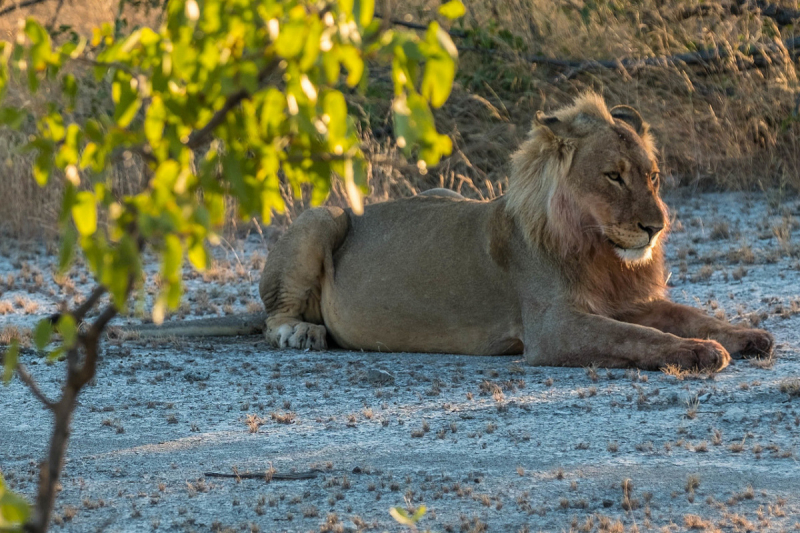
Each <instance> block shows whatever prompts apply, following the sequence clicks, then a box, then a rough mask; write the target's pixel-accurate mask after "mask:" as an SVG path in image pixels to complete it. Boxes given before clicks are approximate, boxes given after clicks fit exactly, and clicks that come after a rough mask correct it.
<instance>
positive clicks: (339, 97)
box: [322, 91, 347, 153]
mask: <svg viewBox="0 0 800 533" xmlns="http://www.w3.org/2000/svg"><path fill="white" fill-rule="evenodd" d="M322 107H323V109H324V110H325V115H326V117H327V119H328V120H327V125H328V144H329V145H328V150H330V151H332V152H334V153H336V152H337V150H336V147H337V146H338V147H339V150H338V153H342V151H343V148H344V142H345V138H346V137H347V102H346V101H345V99H344V95H343V94H342V93H340V92H339V91H329V92H327V93H325V97H324V99H323V103H322Z"/></svg>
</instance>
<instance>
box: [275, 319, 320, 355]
mask: <svg viewBox="0 0 800 533" xmlns="http://www.w3.org/2000/svg"><path fill="white" fill-rule="evenodd" d="M327 333H328V332H327V330H326V329H325V326H320V325H316V324H309V323H308V322H296V323H294V324H282V325H280V326H278V327H277V328H275V330H272V331H268V332H267V340H268V341H270V343H271V344H272V345H273V346H275V347H276V348H298V349H300V350H309V349H311V350H324V349H326V348H327V347H328V343H327V340H326V336H327Z"/></svg>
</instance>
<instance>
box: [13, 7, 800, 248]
mask: <svg viewBox="0 0 800 533" xmlns="http://www.w3.org/2000/svg"><path fill="white" fill-rule="evenodd" d="M465 3H466V4H467V15H466V16H465V17H464V19H463V26H464V27H465V28H466V29H468V30H469V31H470V32H471V33H472V34H473V37H471V38H467V39H456V42H457V44H461V45H463V46H464V47H465V48H469V49H471V50H464V51H462V53H461V57H460V60H459V61H460V65H459V72H460V73H459V75H458V77H457V80H456V87H455V89H454V91H453V94H452V96H451V98H450V100H449V101H448V103H447V104H446V105H445V106H444V107H443V108H442V109H441V110H439V111H437V113H436V115H437V123H438V127H439V130H440V131H442V132H446V133H447V134H448V135H450V136H451V138H452V139H453V141H454V151H453V155H452V156H451V157H449V158H446V159H445V160H444V161H443V162H442V163H441V164H440V165H439V166H438V167H436V168H435V169H429V171H428V172H426V173H421V172H420V170H419V169H418V168H417V166H416V165H415V164H414V162H413V161H407V160H406V159H405V158H404V157H403V156H402V155H400V154H399V153H398V152H397V150H396V147H395V146H394V144H393V142H392V141H391V136H390V135H387V132H389V131H390V130H391V124H390V123H389V119H388V113H387V111H388V107H389V101H388V100H387V98H386V95H387V94H391V88H390V87H389V83H390V82H389V81H388V76H385V75H384V74H385V69H383V67H378V66H376V67H375V68H373V69H372V72H374V73H376V75H377V77H376V79H375V80H373V85H372V87H371V88H370V89H368V90H367V91H366V93H365V94H355V95H351V96H349V97H348V98H349V99H350V104H351V106H350V109H351V111H352V112H353V113H354V114H355V115H356V119H357V121H358V122H359V124H360V128H361V133H362V137H363V142H364V145H365V146H366V153H367V154H368V156H369V157H370V158H371V159H372V161H373V165H372V177H371V187H372V192H371V194H370V196H369V198H368V199H367V202H368V203H369V202H377V201H383V200H386V199H390V198H396V197H402V196H409V195H412V194H415V193H417V192H419V191H420V190H424V189H427V188H430V187H433V186H444V187H449V188H452V189H455V190H459V191H460V192H462V193H463V194H465V195H467V196H470V197H474V198H493V197H495V196H497V195H499V194H502V192H503V190H504V189H505V186H506V185H507V173H508V165H507V163H508V160H509V155H510V154H511V152H512V151H513V150H514V149H515V148H516V147H517V146H518V144H519V142H520V141H521V140H522V139H523V138H524V136H525V135H526V133H527V131H528V129H529V127H530V121H531V118H532V117H533V114H534V112H535V111H536V110H538V109H544V110H550V109H553V108H555V107H557V106H560V105H563V104H564V103H567V102H569V101H570V100H571V99H572V98H573V97H574V96H575V95H576V94H578V93H580V92H582V91H584V90H587V89H593V90H595V91H598V92H600V93H602V94H603V95H604V96H605V97H606V99H607V100H608V101H609V102H610V103H612V104H629V105H633V106H634V107H636V108H637V109H639V110H640V111H641V112H642V114H643V116H645V118H646V119H647V120H649V121H650V122H651V123H652V126H653V130H654V132H655V134H656V136H657V138H658V139H659V144H660V145H661V147H662V159H663V161H662V167H663V171H664V174H665V175H668V176H671V178H670V179H668V180H667V181H668V182H669V183H670V184H672V185H675V184H700V185H701V186H711V187H722V188H727V189H738V188H753V187H770V186H778V187H782V188H790V189H792V188H793V189H797V188H800V178H798V176H800V157H798V156H800V149H799V146H798V142H800V136H799V135H798V133H800V123H798V120H797V119H798V106H797V101H798V99H797V97H798V77H797V72H796V70H795V66H794V63H793V62H792V61H790V60H789V53H788V52H786V51H784V52H785V53H782V54H775V57H773V58H772V64H771V66H770V67H769V68H747V67H748V62H749V61H750V60H749V59H748V58H746V57H737V54H733V56H734V57H733V58H731V59H730V60H727V61H723V62H722V63H720V64H717V65H714V66H687V65H682V64H674V65H671V66H659V67H655V66H649V67H642V68H639V69H636V70H629V71H624V70H610V69H607V70H594V71H580V70H578V71H574V70H573V71H569V70H564V69H561V68H556V67H551V66H547V65H542V64H535V63H532V62H530V61H529V60H527V59H526V57H528V56H530V55H534V54H537V55H544V56H548V57H554V58H561V59H570V60H578V61H582V60H589V59H614V58H620V57H652V56H663V55H672V54H678V53H684V52H687V51H692V50H696V49H698V48H704V47H709V46H719V47H722V48H725V49H730V50H734V51H735V50H737V49H738V48H739V46H750V45H759V44H774V43H776V42H779V41H780V40H781V39H785V38H787V37H790V36H791V32H792V31H793V30H792V27H791V26H786V27H778V26H777V25H776V24H775V22H774V20H773V19H771V18H769V17H766V16H763V15H762V14H761V13H760V12H758V11H757V10H755V11H748V10H747V9H746V8H745V9H743V11H744V13H742V14H738V15H733V14H731V12H730V10H728V9H725V8H724V6H722V5H721V4H719V3H718V2H716V1H707V2H702V4H703V5H704V6H707V9H705V10H703V12H704V15H702V16H690V17H684V16H680V15H679V14H678V12H679V10H680V9H679V7H676V6H675V5H673V3H671V2H663V1H660V0H642V1H641V2H637V3H630V4H627V3H626V4H624V5H625V6H626V7H624V8H622V9H620V7H619V6H618V4H616V3H601V2H597V3H587V4H584V3H583V2H550V1H548V0H500V1H497V2H494V1H488V0H467V1H466V2H465ZM118 4H119V3H118V2H117V1H116V0H89V1H86V2H82V3H81V2H74V1H72V2H67V3H66V4H65V5H64V6H63V9H61V10H60V11H59V12H58V15H57V19H56V20H57V24H66V25H69V26H72V27H74V29H75V30H77V31H79V32H81V33H87V32H88V31H89V30H90V28H91V27H93V26H96V25H99V24H100V23H102V22H105V21H110V20H113V19H114V18H115V16H117V12H116V10H117V6H118ZM57 5H58V2H57V0H51V1H50V2H45V3H43V4H41V5H39V6H36V7H33V8H28V9H22V10H19V11H16V12H14V13H13V14H12V15H9V16H6V17H5V18H2V19H0V37H4V38H12V37H13V30H14V28H15V27H16V24H17V20H18V19H19V18H20V17H23V16H27V15H32V16H34V17H37V18H39V19H40V20H42V21H44V22H50V21H51V19H52V18H53V15H54V13H56V6H57ZM437 5H438V4H437ZM695 5H699V4H698V1H697V0H688V1H686V2H683V3H681V6H680V7H684V6H686V7H692V6H695ZM395 6H396V8H395V12H394V13H393V15H394V17H395V18H404V17H406V18H407V19H409V20H417V21H423V22H426V21H427V20H430V19H431V18H432V17H433V15H432V13H434V8H435V6H434V5H433V3H431V2H428V1H427V0H412V1H409V2H403V3H395ZM128 9H129V10H130V9H132V8H128ZM124 17H125V18H126V19H128V25H129V26H133V25H135V24H156V23H157V22H158V13H157V12H156V11H153V12H150V13H146V12H144V11H129V12H127V13H125V14H124ZM487 28H497V29H493V30H487ZM502 31H506V32H508V33H507V34H502V33H501V32H502ZM476 49H478V51H476ZM97 93H98V91H87V94H97ZM9 98H10V100H9V102H8V103H9V104H10V105H12V106H13V105H18V106H20V107H28V108H34V107H36V106H37V105H40V103H38V102H37V100H36V99H35V98H30V96H29V95H27V94H25V92H24V90H22V89H19V88H17V89H14V88H12V89H11V91H10V94H9ZM90 104H91V102H88V101H87V102H79V104H78V112H83V111H86V110H88V109H90ZM82 110H83V111H82ZM26 133H27V132H26ZM26 133H21V134H9V133H6V134H4V135H3V139H2V141H0V161H4V162H5V164H6V167H7V168H5V169H4V171H3V179H2V180H0V197H3V198H12V199H13V200H14V201H12V202H9V204H8V206H7V208H6V210H5V212H4V216H3V223H2V225H0V229H5V230H6V231H8V232H10V233H12V234H14V235H23V236H24V235H27V236H30V235H31V233H32V232H36V233H41V232H43V231H44V232H45V233H53V232H54V229H55V227H56V225H55V220H56V217H57V212H58V209H59V205H60V202H59V196H60V194H59V193H60V185H59V180H55V183H53V184H52V185H50V186H48V187H47V188H45V189H44V190H40V189H39V188H38V187H37V186H36V185H35V183H34V182H33V180H32V179H31V177H30V166H31V160H32V158H31V155H30V154H21V153H19V151H18V150H17V149H18V147H19V146H20V145H21V144H22V143H23V142H24V139H25V134H26ZM111 178H112V190H113V191H114V193H115V194H123V193H127V192H133V191H136V190H138V189H139V188H140V187H141V186H142V176H141V172H140V163H139V162H137V161H136V160H135V159H130V160H127V161H123V162H120V163H119V164H118V165H117V166H116V167H115V168H114V169H113V171H112V173H111ZM286 199H287V203H288V208H289V209H288V211H287V214H286V216H285V217H282V218H281V219H279V221H278V222H279V223H283V224H285V223H287V222H290V221H291V220H292V219H293V218H294V217H296V215H297V214H298V213H299V212H300V211H302V210H303V209H305V208H306V207H308V203H307V198H300V199H294V198H291V195H289V194H287V195H286ZM329 201H330V202H331V203H337V204H341V203H343V195H342V194H341V191H340V188H339V187H334V192H333V194H332V197H331V199H330V200H329ZM231 220H232V221H233V217H232V218H231ZM714 234H715V235H716V237H718V238H729V237H730V236H731V235H730V232H729V231H728V228H724V227H719V228H715V230H714Z"/></svg>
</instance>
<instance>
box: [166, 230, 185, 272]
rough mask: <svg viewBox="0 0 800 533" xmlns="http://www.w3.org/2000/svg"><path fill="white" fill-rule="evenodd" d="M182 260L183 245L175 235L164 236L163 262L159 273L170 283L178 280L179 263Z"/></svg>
mask: <svg viewBox="0 0 800 533" xmlns="http://www.w3.org/2000/svg"><path fill="white" fill-rule="evenodd" d="M182 262H183V246H182V245H181V240H180V239H179V238H178V237H177V236H176V235H167V236H166V237H165V238H164V251H163V263H162V267H161V273H162V275H163V277H164V279H166V280H167V281H169V282H170V283H171V282H173V281H178V280H180V277H181V263H182Z"/></svg>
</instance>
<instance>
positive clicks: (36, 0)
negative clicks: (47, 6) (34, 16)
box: [0, 0, 47, 17]
mask: <svg viewBox="0 0 800 533" xmlns="http://www.w3.org/2000/svg"><path fill="white" fill-rule="evenodd" d="M45 2H47V0H23V1H22V2H15V3H14V5H11V6H8V7H5V8H3V9H0V17H2V16H3V15H8V14H9V13H13V12H14V11H16V10H17V9H22V8H23V7H30V6H35V5H36V4H44V3H45Z"/></svg>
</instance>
